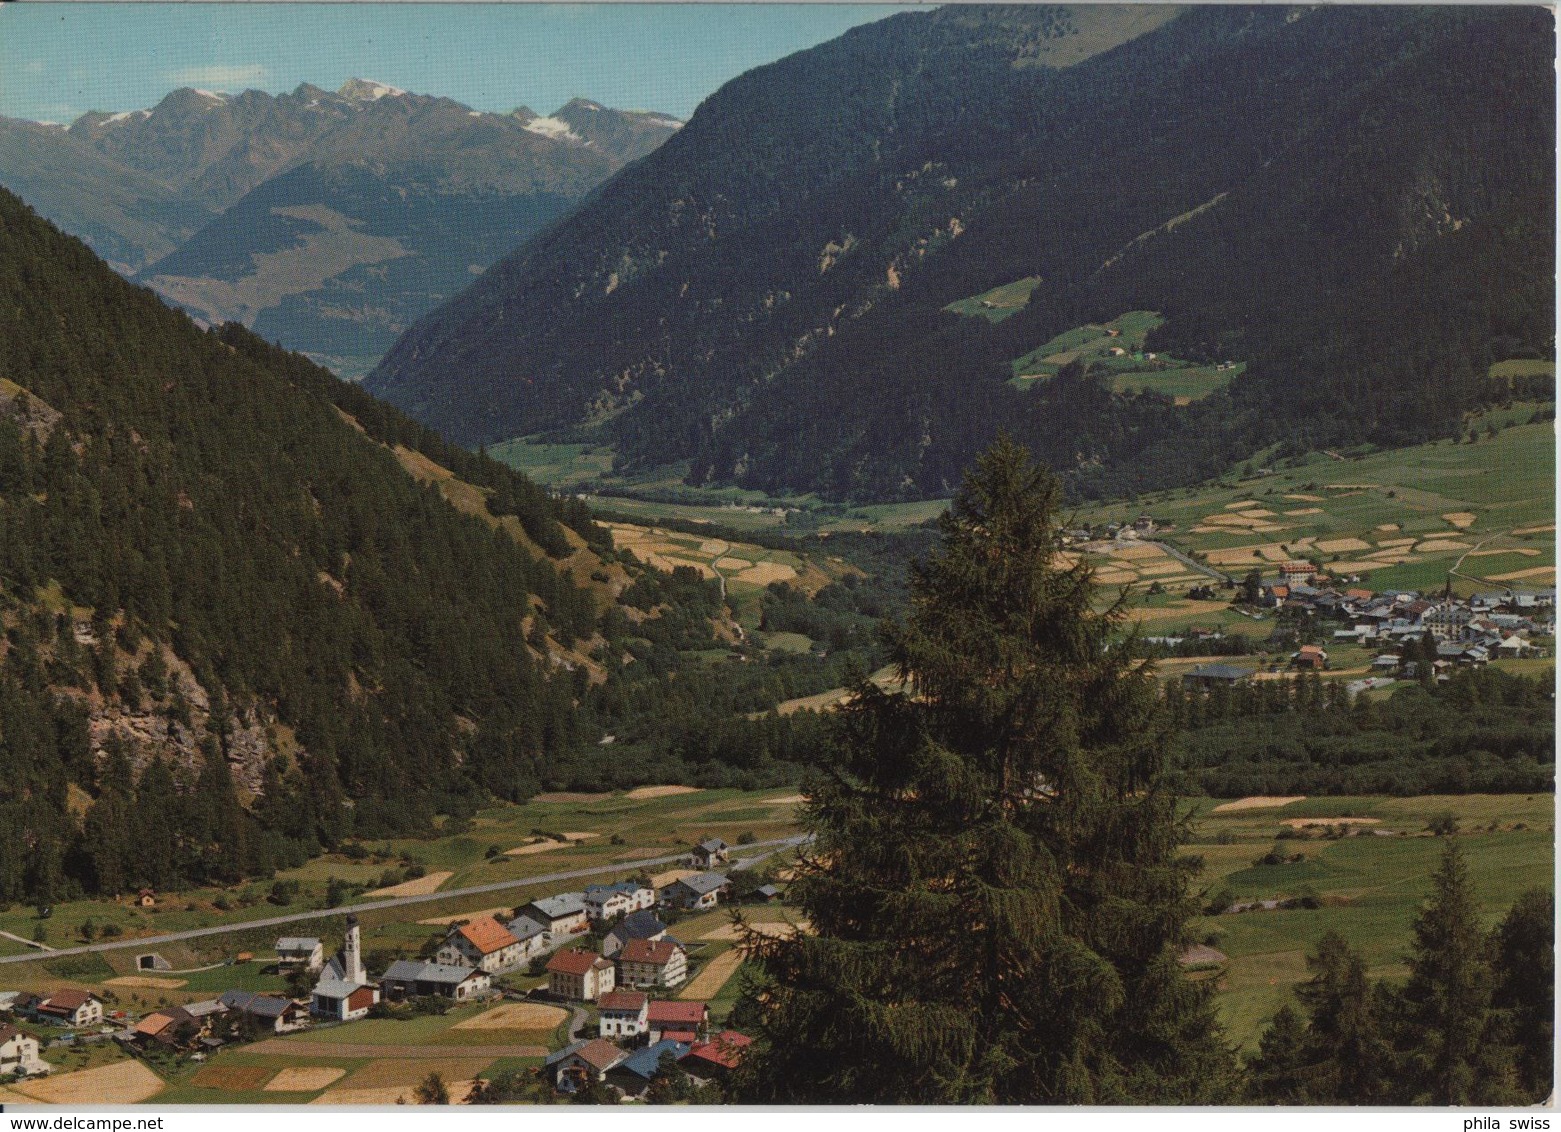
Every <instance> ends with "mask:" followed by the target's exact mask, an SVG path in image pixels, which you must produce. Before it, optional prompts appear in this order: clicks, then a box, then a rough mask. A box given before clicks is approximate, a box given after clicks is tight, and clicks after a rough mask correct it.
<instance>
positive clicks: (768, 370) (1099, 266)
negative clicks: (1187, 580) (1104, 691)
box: [368, 6, 1554, 500]
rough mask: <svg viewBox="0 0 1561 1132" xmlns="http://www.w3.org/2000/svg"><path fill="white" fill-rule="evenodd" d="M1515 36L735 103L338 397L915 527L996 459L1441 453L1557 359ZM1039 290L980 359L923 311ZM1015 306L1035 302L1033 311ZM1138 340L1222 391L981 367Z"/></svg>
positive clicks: (884, 30)
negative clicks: (913, 518) (1144, 336)
mask: <svg viewBox="0 0 1561 1132" xmlns="http://www.w3.org/2000/svg"><path fill="white" fill-rule="evenodd" d="M1551 32H1552V28H1551V20H1550V16H1549V14H1548V13H1546V12H1544V11H1542V10H1540V9H1537V8H1520V7H1515V6H1514V7H1494V8H1474V7H1467V8H1454V7H1443V8H1428V7H1401V6H1391V7H1389V6H1381V7H1355V6H1339V7H1331V8H1330V7H1310V8H1289V9H1286V8H1274V7H1265V8H1242V7H1229V6H1207V7H1194V8H1187V9H1172V8H1120V7H1109V6H1099V7H1096V6H1078V7H1069V8H1058V7H1027V8H999V7H971V6H955V7H950V8H945V9H941V10H937V11H934V12H928V13H908V14H903V15H898V16H894V17H892V18H889V19H886V20H882V21H879V22H877V23H875V24H871V25H868V26H865V27H861V28H858V29H855V30H853V31H851V32H849V33H847V34H846V35H844V36H842V37H840V38H839V39H837V40H834V41H832V42H830V43H827V44H824V45H822V46H820V47H817V48H814V49H812V50H809V51H805V52H802V53H799V54H797V55H794V56H791V57H789V58H787V59H784V60H781V61H780V62H777V63H775V64H772V65H770V66H766V67H761V68H758V69H756V70H754V71H751V72H749V73H747V74H745V75H743V76H741V77H739V78H738V79H736V80H734V81H732V82H731V83H728V84H727V85H726V86H725V87H723V88H722V89H721V90H720V91H718V92H717V93H716V94H714V95H712V96H711V97H710V98H709V99H708V100H706V102H705V103H704V104H703V105H702V106H701V107H700V108H699V109H698V111H697V112H696V113H695V115H694V116H693V118H692V120H691V121H690V122H689V123H688V125H687V126H686V127H685V128H684V129H683V130H681V131H680V132H679V133H678V135H677V136H676V137H674V138H673V139H672V140H671V141H669V142H668V143H667V144H666V145H664V146H663V147H662V148H661V149H659V150H658V151H656V152H655V153H654V154H652V155H651V156H650V157H648V158H646V159H645V160H644V161H642V162H641V163H639V164H638V165H636V166H635V167H633V168H631V169H627V170H625V171H623V172H622V173H621V174H619V175H618V176H617V177H615V178H614V179H613V180H612V181H611V182H609V183H608V184H606V185H604V186H603V187H602V188H601V189H600V190H599V191H598V192H597V193H596V194H595V195H594V196H593V197H592V198H591V199H590V200H589V201H587V202H586V203H585V204H584V205H583V206H582V207H581V208H580V209H578V210H577V211H576V212H575V213H573V214H572V215H571V216H570V217H569V218H567V219H566V220H565V221H563V222H561V223H559V224H558V225H556V226H554V227H553V228H551V229H549V230H548V231H546V232H544V233H542V234H541V235H540V236H538V237H537V238H536V239H534V240H532V241H531V242H530V243H528V244H526V245H525V246H523V247H522V248H520V249H519V250H518V251H516V252H515V253H513V254H512V255H510V256H509V257H507V258H506V259H504V260H503V261H501V262H500V263H499V264H498V265H496V266H495V267H494V268H492V269H490V271H489V272H488V273H487V274H486V275H485V276H484V277H483V278H482V279H481V280H479V281H478V282H477V283H476V284H474V285H473V286H472V287H471V288H470V289H468V290H467V291H465V292H463V293H462V294H461V295H459V296H457V297H456V298H454V299H453V300H451V301H450V302H449V303H447V304H446V305H445V306H443V307H442V308H440V309H438V310H436V311H434V312H433V313H432V314H430V315H429V316H427V317H426V318H424V319H423V320H421V321H420V322H419V323H418V324H417V325H416V326H414V327H413V328H412V329H411V330H410V331H409V332H408V333H407V334H406V335H405V336H404V337H403V338H402V339H401V340H400V341H399V342H398V343H397V344H396V346H395V348H394V349H392V350H391V351H390V353H389V354H387V355H386V357H385V359H384V360H383V361H382V362H381V363H380V365H379V367H378V368H377V369H376V370H375V371H374V372H373V373H372V374H371V375H370V377H369V378H368V381H369V386H370V388H372V389H373V390H375V391H376V392H377V393H379V394H381V395H383V396H385V397H387V398H388V399H390V400H391V401H392V402H394V403H396V404H398V405H400V406H402V407H403V408H405V409H406V410H407V411H409V412H410V413H412V414H413V415H414V416H416V417H418V418H419V419H421V420H423V421H425V422H427V423H429V424H430V425H431V426H433V427H435V428H437V429H439V430H440V431H442V432H443V433H445V434H446V435H448V436H450V437H451V438H452V439H455V440H457V441H460V442H462V443H470V444H475V443H479V442H496V441H500V440H506V439H510V438H514V437H519V436H526V435H534V434H538V433H550V434H551V435H552V437H553V438H554V439H566V438H567V439H571V440H587V439H589V440H592V441H596V442H607V443H610V444H612V445H613V447H614V449H615V452H616V458H617V461H618V466H619V468H620V469H623V470H633V469H644V468H648V467H656V466H679V464H680V462H686V464H683V465H682V466H684V467H686V468H687V469H688V473H687V477H688V481H689V482H690V483H694V484H702V483H712V482H715V483H736V484H739V485H741V486H744V487H749V488H757V489H761V490H765V491H769V492H772V493H777V494H778V493H782V492H786V491H817V492H820V493H823V494H825V495H827V496H830V497H834V498H847V499H853V500H892V499H915V498H935V497H938V496H942V495H946V494H947V493H948V492H949V491H950V490H951V488H952V486H953V485H954V484H955V483H957V481H958V475H959V470H960V469H961V468H963V467H964V466H966V465H967V464H968V462H969V461H970V459H971V458H972V456H973V455H974V453H975V452H976V451H978V450H979V449H980V448H981V447H982V446H983V445H984V444H985V443H986V442H987V441H988V440H989V439H990V437H991V436H992V435H993V433H994V432H995V431H996V429H997V428H998V427H999V425H1002V426H1006V427H1007V428H1009V429H1010V430H1011V431H1013V432H1014V433H1015V434H1017V437H1018V439H1020V440H1022V441H1023V442H1024V443H1026V444H1028V445H1029V446H1031V447H1032V449H1034V450H1035V451H1036V452H1037V454H1038V455H1040V456H1041V457H1042V458H1044V459H1045V460H1047V461H1048V462H1049V463H1051V464H1052V465H1053V466H1054V467H1056V468H1057V469H1058V470H1059V471H1061V472H1062V473H1063V474H1064V476H1065V478H1066V481H1067V482H1068V484H1069V486H1070V487H1071V488H1072V489H1073V490H1074V491H1075V492H1076V493H1077V494H1079V495H1081V496H1094V497H1110V496H1122V495H1128V494H1132V493H1133V492H1135V491H1138V490H1142V489H1144V488H1146V487H1152V486H1163V485H1165V484H1171V483H1187V482H1195V481H1197V480H1199V479H1202V478H1204V477H1207V476H1209V475H1213V474H1218V473H1219V472H1221V471H1223V470H1224V469H1226V468H1227V467H1229V466H1230V464H1231V462H1232V461H1234V460H1239V459H1241V458H1243V457H1245V456H1247V455H1249V454H1251V453H1253V452H1256V451H1259V450H1262V449H1264V448H1265V447H1267V446H1269V445H1272V444H1274V443H1275V442H1277V441H1281V440H1284V441H1286V442H1287V443H1289V444H1291V445H1292V446H1299V448H1300V449H1302V450H1306V449H1310V448H1315V447H1322V446H1347V445H1351V444H1358V443H1364V442H1373V443H1377V444H1403V443H1410V442H1414V441H1418V440H1421V439H1426V438H1429V437H1432V436H1436V435H1444V434H1450V433H1452V432H1453V431H1454V430H1455V429H1456V428H1457V425H1458V422H1459V421H1460V419H1461V415H1462V413H1463V412H1464V411H1466V410H1468V409H1470V408H1472V407H1474V406H1476V405H1478V404H1480V403H1482V402H1484V401H1487V400H1489V399H1491V398H1492V397H1493V396H1494V394H1493V393H1492V387H1491V385H1490V383H1489V382H1488V380H1487V378H1486V376H1485V375H1486V372H1487V368H1488V366H1489V364H1490V363H1491V362H1492V361H1495V360H1500V359H1501V358H1502V357H1508V356H1514V355H1516V354H1522V353H1524V352H1525V351H1530V352H1539V353H1541V354H1547V355H1548V352H1549V351H1550V350H1551V348H1552V338H1553V331H1554V325H1553V322H1554V316H1553V302H1552V294H1553V284H1552V280H1553V274H1554V272H1553V262H1552V261H1553V254H1552V248H1553V245H1554V240H1553V238H1552V231H1553V227H1554V224H1553V218H1552V210H1553V201H1554V171H1553V168H1552V161H1551V154H1552V153H1553V152H1554V118H1553V113H1552V109H1551V108H1552V106H1553V102H1554V99H1553V94H1554V75H1553V70H1552V67H1551V55H1552V50H1551V45H1552V34H1551ZM1036 279H1038V280H1039V282H1038V284H1036V285H1035V287H1034V290H1033V292H1032V293H1031V294H1030V296H1029V300H1028V303H1027V304H1026V305H1025V306H1023V308H1022V309H1019V310H1017V311H1016V312H1015V313H1013V314H1011V315H1010V316H1009V317H1006V318H1003V319H1002V320H1001V321H997V320H988V319H986V318H977V317H966V316H963V315H960V314H958V313H955V312H954V311H949V310H945V309H944V308H945V307H947V306H948V305H949V304H951V303H957V302H959V301H960V300H967V299H971V298H972V297H973V296H981V295H983V294H984V293H986V292H987V291H989V290H990V289H992V288H996V287H1001V286H1004V285H1007V284H1016V283H1018V282H1019V281H1031V280H1036ZM1026 286H1028V283H1026ZM1129 311H1154V312H1159V314H1160V316H1162V317H1163V319H1164V322H1163V324H1162V325H1160V326H1159V327H1158V328H1157V329H1156V330H1154V331H1153V332H1152V334H1151V336H1150V338H1149V340H1148V343H1147V348H1148V349H1149V350H1152V351H1153V350H1159V351H1164V352H1167V353H1174V354H1175V355H1176V356H1177V357H1179V358H1184V359H1187V360H1188V362H1189V363H1190V364H1192V363H1196V364H1209V363H1214V362H1220V361H1227V360H1230V361H1239V362H1245V363H1246V367H1245V370H1244V372H1242V373H1241V376H1240V377H1238V378H1237V379H1236V380H1235V381H1234V382H1232V383H1231V385H1230V387H1229V388H1228V389H1227V390H1223V391H1216V392H1214V393H1213V394H1212V395H1210V396H1208V397H1205V398H1202V399H1201V400H1199V401H1196V402H1195V403H1193V404H1190V405H1186V406H1176V405H1175V404H1174V403H1173V402H1172V400H1171V398H1169V397H1167V396H1163V395H1161V394H1158V393H1154V392H1138V391H1135V390H1126V391H1122V392H1113V391H1112V390H1111V388H1110V387H1109V384H1108V383H1107V382H1105V381H1102V380H1100V379H1098V378H1097V377H1095V376H1092V375H1090V374H1088V373H1079V372H1078V371H1077V369H1076V368H1064V369H1063V370H1062V372H1059V373H1058V374H1057V375H1056V376H1055V377H1051V378H1050V379H1048V380H1045V381H1037V382H1033V383H1031V384H1030V385H1029V387H1028V388H1016V387H1014V386H1013V385H1011V384H1010V378H1011V377H1012V374H1013V370H1012V363H1013V362H1014V361H1015V360H1016V359H1019V358H1021V357H1023V356H1025V355H1026V354H1027V353H1029V352H1030V351H1032V350H1034V349H1035V348H1036V347H1038V346H1040V345H1041V344H1043V343H1045V342H1047V341H1049V340H1051V339H1052V338H1054V337H1055V336H1056V335H1058V334H1060V333H1062V332H1063V331H1066V330H1069V329H1070V328H1072V327H1075V326H1080V325H1083V324H1086V323H1105V322H1108V321H1110V320H1112V319H1115V318H1117V317H1118V316H1120V315H1123V314H1124V313H1126V312H1129Z"/></svg>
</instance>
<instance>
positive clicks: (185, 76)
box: [164, 63, 269, 90]
mask: <svg viewBox="0 0 1561 1132" xmlns="http://www.w3.org/2000/svg"><path fill="white" fill-rule="evenodd" d="M268 73H269V72H267V70H266V68H265V67H264V66H262V65H261V64H259V63H236V64H227V63H218V64H215V65H213V66H209V67H185V68H183V69H182V70H178V71H169V72H168V73H167V74H166V75H164V78H166V79H167V80H168V81H169V82H171V83H178V84H179V85H180V86H206V87H216V88H217V89H219V90H222V89H227V88H230V87H241V86H243V85H244V84H246V83H258V82H260V81H261V80H262V79H264V78H265V77H266V75H267V74H268Z"/></svg>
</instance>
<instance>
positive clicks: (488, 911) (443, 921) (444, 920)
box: [418, 904, 514, 928]
mask: <svg viewBox="0 0 1561 1132" xmlns="http://www.w3.org/2000/svg"><path fill="white" fill-rule="evenodd" d="M513 907H514V905H513V904H505V905H503V906H502V907H499V908H483V909H481V910H480V911H477V912H458V913H456V914H455V915H454V916H430V917H429V918H428V919H426V920H419V921H418V923H420V924H427V925H428V926H430V927H436V928H443V927H448V926H449V925H451V924H453V923H456V922H458V921H464V920H477V919H481V918H482V917H483V916H497V915H508V914H509V911H510V909H511V908H513Z"/></svg>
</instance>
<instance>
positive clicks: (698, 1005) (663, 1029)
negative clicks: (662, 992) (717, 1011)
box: [645, 999, 710, 1045]
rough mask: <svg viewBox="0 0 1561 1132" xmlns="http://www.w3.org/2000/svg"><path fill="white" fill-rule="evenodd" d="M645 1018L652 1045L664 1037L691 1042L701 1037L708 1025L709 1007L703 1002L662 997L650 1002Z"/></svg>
mask: <svg viewBox="0 0 1561 1132" xmlns="http://www.w3.org/2000/svg"><path fill="white" fill-rule="evenodd" d="M645 1020H646V1025H647V1026H648V1027H649V1034H650V1039H649V1040H650V1043H651V1044H652V1045H655V1044H656V1043H657V1042H659V1041H661V1040H662V1039H664V1038H670V1039H671V1040H673V1041H677V1042H688V1043H690V1044H692V1043H694V1042H697V1041H700V1040H702V1039H703V1037H704V1034H705V1029H706V1027H708V1026H709V1025H710V1007H709V1006H707V1005H705V1004H704V1003H703V1002H673V1001H671V1000H668V999H662V1000H658V1001H655V1002H652V1003H651V1004H650V1008H649V1010H647V1011H646V1016H645Z"/></svg>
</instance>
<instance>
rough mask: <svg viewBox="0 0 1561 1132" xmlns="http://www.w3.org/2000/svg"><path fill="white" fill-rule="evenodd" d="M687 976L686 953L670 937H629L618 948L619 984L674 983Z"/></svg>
mask: <svg viewBox="0 0 1561 1132" xmlns="http://www.w3.org/2000/svg"><path fill="white" fill-rule="evenodd" d="M687 978H688V953H687V952H685V951H684V950H683V949H682V948H681V947H679V946H678V945H677V944H676V943H674V942H673V941H672V940H670V939H662V940H656V941H651V940H648V939H631V940H629V942H628V943H626V944H624V945H623V950H622V951H620V952H618V984H619V985H620V986H629V987H675V986H678V985H680V984H681V983H682V982H683V981H684V980H685V979H687Z"/></svg>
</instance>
